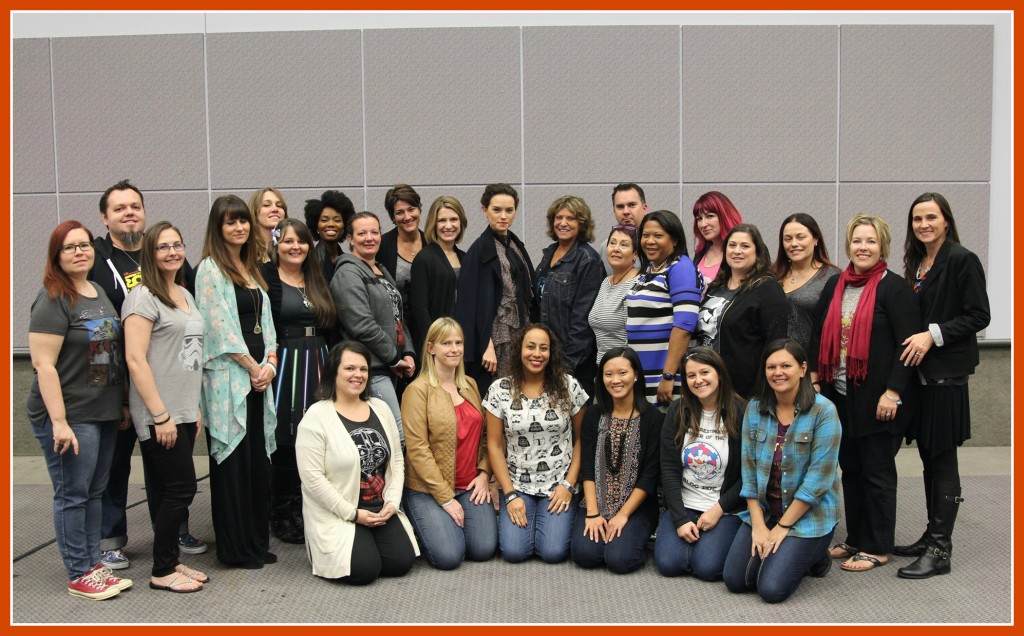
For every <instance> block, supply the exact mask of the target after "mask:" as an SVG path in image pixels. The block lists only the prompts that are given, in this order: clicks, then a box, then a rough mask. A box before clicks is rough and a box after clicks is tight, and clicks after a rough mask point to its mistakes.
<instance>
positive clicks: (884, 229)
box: [846, 214, 892, 261]
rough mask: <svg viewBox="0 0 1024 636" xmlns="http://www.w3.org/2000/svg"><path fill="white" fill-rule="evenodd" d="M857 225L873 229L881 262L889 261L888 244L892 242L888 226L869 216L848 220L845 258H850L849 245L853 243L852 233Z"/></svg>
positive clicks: (879, 218) (863, 215)
mask: <svg viewBox="0 0 1024 636" xmlns="http://www.w3.org/2000/svg"><path fill="white" fill-rule="evenodd" d="M859 225H870V226H871V227H873V228H875V234H877V235H878V247H879V249H880V251H881V256H882V259H881V260H883V261H888V260H889V243H890V242H891V240H892V235H891V234H890V232H889V224H888V223H886V222H885V221H883V220H882V219H881V217H877V216H871V215H869V214H858V215H857V216H855V217H853V218H852V219H850V222H849V223H847V224H846V256H847V257H848V258H852V257H851V256H850V243H852V242H853V231H854V230H855V229H856V228H857V226H859Z"/></svg>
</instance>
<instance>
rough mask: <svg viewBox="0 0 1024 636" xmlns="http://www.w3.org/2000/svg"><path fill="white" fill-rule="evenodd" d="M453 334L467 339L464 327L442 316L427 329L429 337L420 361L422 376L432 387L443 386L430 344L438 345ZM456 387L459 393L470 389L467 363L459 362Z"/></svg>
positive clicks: (425, 341) (456, 370)
mask: <svg viewBox="0 0 1024 636" xmlns="http://www.w3.org/2000/svg"><path fill="white" fill-rule="evenodd" d="M453 333H458V334H459V335H460V336H462V337H463V338H465V334H464V333H463V331H462V326H461V325H460V324H459V323H458V321H456V320H455V319H454V318H449V317H448V316H441V317H440V318H438V319H437V320H435V321H434V322H432V323H431V324H430V328H429V329H427V337H426V339H425V340H424V341H423V355H422V357H421V359H420V375H421V376H423V377H424V378H426V379H427V384H429V385H430V386H441V381H440V379H439V378H438V376H437V365H436V364H435V363H434V356H433V354H431V353H430V352H429V351H428V350H427V345H428V344H437V343H438V342H441V341H442V340H444V339H445V338H447V337H448V336H450V335H452V334H453ZM455 387H456V388H457V389H459V391H463V390H468V389H469V388H470V383H469V378H468V377H466V362H465V360H459V366H458V367H456V369H455Z"/></svg>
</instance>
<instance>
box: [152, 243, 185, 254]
mask: <svg viewBox="0 0 1024 636" xmlns="http://www.w3.org/2000/svg"><path fill="white" fill-rule="evenodd" d="M171 250H174V251H175V252H183V251H185V244H184V243H174V244H171V245H168V244H167V243H161V244H160V245H157V246H156V251H158V252H160V253H161V254H166V253H167V252H170V251H171Z"/></svg>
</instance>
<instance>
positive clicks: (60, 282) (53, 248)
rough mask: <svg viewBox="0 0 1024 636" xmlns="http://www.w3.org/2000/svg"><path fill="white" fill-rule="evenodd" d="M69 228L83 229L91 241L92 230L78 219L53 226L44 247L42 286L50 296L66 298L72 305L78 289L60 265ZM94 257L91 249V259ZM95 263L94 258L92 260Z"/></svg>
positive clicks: (75, 300) (76, 299) (75, 301)
mask: <svg viewBox="0 0 1024 636" xmlns="http://www.w3.org/2000/svg"><path fill="white" fill-rule="evenodd" d="M71 230H85V233H86V234H87V235H89V242H90V243H92V238H93V237H92V232H90V231H89V228H87V227H85V226H84V225H82V224H81V223H79V222H78V221H64V222H63V223H61V224H60V225H58V226H57V227H55V228H53V232H52V233H51V234H50V244H49V246H48V247H47V249H46V267H45V268H44V270H43V287H44V288H46V293H47V294H49V296H50V298H52V299H54V300H56V299H57V298H58V297H60V298H67V299H68V303H69V304H70V305H71V306H72V307H74V306H75V304H76V303H78V295H79V294H78V290H77V289H75V283H74V281H72V280H71V277H70V276H68V273H67V272H65V271H64V268H63V267H61V266H60V254H61V248H63V247H64V239H66V238H67V237H68V234H70V233H71ZM95 258H96V255H95V250H93V259H95ZM93 262H94V263H95V260H94V261H93Z"/></svg>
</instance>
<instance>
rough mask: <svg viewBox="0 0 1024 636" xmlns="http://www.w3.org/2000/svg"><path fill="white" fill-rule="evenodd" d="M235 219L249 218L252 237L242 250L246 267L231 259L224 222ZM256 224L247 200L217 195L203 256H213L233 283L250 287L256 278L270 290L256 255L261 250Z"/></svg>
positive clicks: (233, 196)
mask: <svg viewBox="0 0 1024 636" xmlns="http://www.w3.org/2000/svg"><path fill="white" fill-rule="evenodd" d="M233 219H245V220H246V221H248V222H249V238H247V239H246V241H245V245H243V246H242V251H241V253H240V254H239V258H241V259H242V265H243V267H244V268H245V271H239V270H238V268H237V267H235V264H234V263H233V262H231V253H230V252H229V251H228V247H227V245H226V244H225V242H224V232H223V227H224V222H225V221H230V220H233ZM255 226H256V222H255V220H254V219H253V218H252V212H251V211H250V210H249V206H248V205H246V204H245V201H243V200H241V199H239V198H238V197H236V196H235V195H233V194H225V195H223V196H219V197H217V198H216V199H214V201H213V205H212V206H211V207H210V218H209V219H208V220H207V222H206V240H205V241H204V242H203V256H202V258H211V259H213V262H214V263H216V264H217V267H219V268H220V271H222V272H224V275H225V276H227V277H228V278H229V279H230V280H231V282H232V283H234V284H236V285H241V286H243V287H246V286H248V285H249V280H250V279H251V280H254V281H256V284H257V285H259V286H260V287H261V288H262V289H263V290H266V289H267V283H266V281H264V280H263V276H262V275H261V274H260V267H259V262H258V260H257V258H256V257H257V251H258V250H257V246H256V232H257V229H256V227H255Z"/></svg>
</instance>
